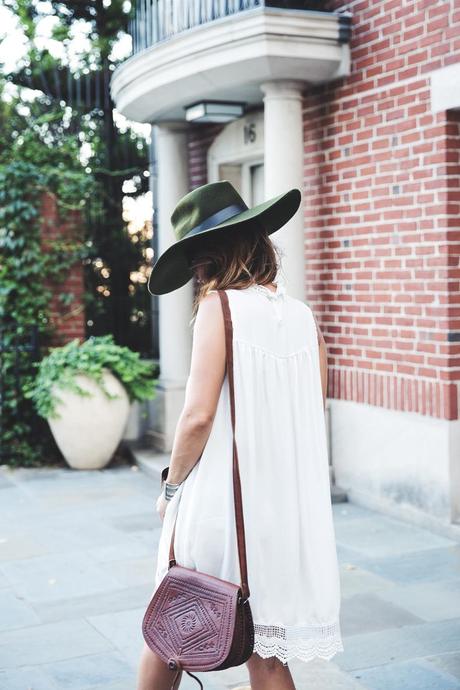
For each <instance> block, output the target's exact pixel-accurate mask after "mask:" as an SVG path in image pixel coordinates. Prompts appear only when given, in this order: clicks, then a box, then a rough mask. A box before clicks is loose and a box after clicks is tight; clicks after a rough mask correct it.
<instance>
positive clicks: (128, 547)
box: [85, 535, 156, 563]
mask: <svg viewBox="0 0 460 690" xmlns="http://www.w3.org/2000/svg"><path fill="white" fill-rule="evenodd" d="M123 536H124V539H120V540H119V541H117V542H116V543H110V544H104V545H98V546H93V547H92V548H90V549H85V551H86V553H87V554H88V555H89V556H91V558H92V559H93V560H94V561H95V562H96V563H114V562H123V561H125V560H129V559H136V558H155V557H156V553H155V546H156V544H155V542H154V541H153V540H150V542H151V543H148V542H147V541H146V540H142V539H140V538H139V536H138V535H130V536H129V537H126V536H125V535H123Z"/></svg>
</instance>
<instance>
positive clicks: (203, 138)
mask: <svg viewBox="0 0 460 690" xmlns="http://www.w3.org/2000/svg"><path fill="white" fill-rule="evenodd" d="M224 126H225V125H223V124H214V123H213V124H205V123H203V124H194V125H192V126H191V127H190V129H189V132H188V137H187V139H188V141H187V146H188V158H189V180H190V191H191V190H192V189H196V187H200V186H201V185H203V184H207V182H208V170H207V163H206V158H207V154H208V149H209V147H210V145H211V144H212V142H213V141H214V139H215V138H216V136H217V135H218V134H219V132H221V131H222V129H223V128H224Z"/></svg>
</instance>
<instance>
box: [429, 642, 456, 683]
mask: <svg viewBox="0 0 460 690" xmlns="http://www.w3.org/2000/svg"><path fill="white" fill-rule="evenodd" d="M459 646H460V645H459ZM425 661H426V662H427V663H429V664H431V665H432V666H434V667H435V668H438V669H439V670H440V671H444V672H445V673H448V674H449V675H451V676H453V677H454V678H456V679H457V680H458V681H459V682H460V650H459V651H458V652H450V653H447V654H438V655H437V656H428V657H426V659H425Z"/></svg>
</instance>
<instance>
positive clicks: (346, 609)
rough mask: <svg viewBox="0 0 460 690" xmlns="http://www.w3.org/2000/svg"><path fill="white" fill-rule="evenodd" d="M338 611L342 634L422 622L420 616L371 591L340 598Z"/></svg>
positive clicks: (353, 633)
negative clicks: (339, 609)
mask: <svg viewBox="0 0 460 690" xmlns="http://www.w3.org/2000/svg"><path fill="white" fill-rule="evenodd" d="M340 613H341V626H340V627H341V630H342V634H343V635H356V634H360V633H366V632H375V631H377V630H387V629H388V628H399V627H402V626H403V625H410V624H411V623H421V622H422V619H421V618H418V617H417V616H415V615H414V614H412V613H409V611H406V610H404V609H403V608H401V607H400V606H396V605H395V604H392V603H391V602H388V601H384V600H383V599H381V598H380V597H379V596H377V595H376V594H374V593H372V592H365V593H363V594H355V595H353V596H352V597H346V598H342V601H341V611H340Z"/></svg>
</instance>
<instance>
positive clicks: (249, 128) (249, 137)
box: [244, 122, 257, 144]
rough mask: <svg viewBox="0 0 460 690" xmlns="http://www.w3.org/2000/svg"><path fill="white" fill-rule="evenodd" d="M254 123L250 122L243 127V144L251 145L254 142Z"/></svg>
mask: <svg viewBox="0 0 460 690" xmlns="http://www.w3.org/2000/svg"><path fill="white" fill-rule="evenodd" d="M256 137H257V135H256V123H255V122H251V123H249V124H247V125H244V143H245V144H252V143H253V142H254V141H255V140H256Z"/></svg>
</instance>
